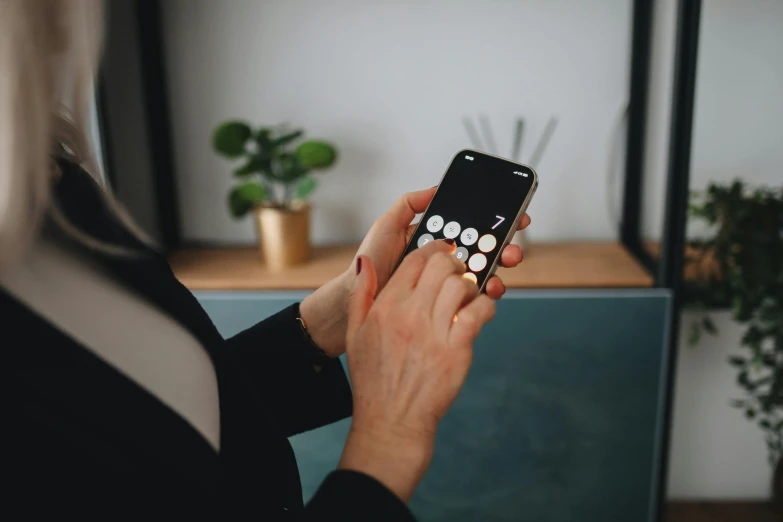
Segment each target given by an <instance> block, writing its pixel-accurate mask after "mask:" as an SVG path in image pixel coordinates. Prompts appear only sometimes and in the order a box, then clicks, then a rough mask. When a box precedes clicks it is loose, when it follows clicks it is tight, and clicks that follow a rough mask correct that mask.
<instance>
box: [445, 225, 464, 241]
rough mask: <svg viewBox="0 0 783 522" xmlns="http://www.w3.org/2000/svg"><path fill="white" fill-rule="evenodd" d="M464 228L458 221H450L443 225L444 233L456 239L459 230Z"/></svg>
mask: <svg viewBox="0 0 783 522" xmlns="http://www.w3.org/2000/svg"><path fill="white" fill-rule="evenodd" d="M461 229H462V227H460V226H459V223H457V222H456V221H449V222H448V223H446V226H445V227H443V235H444V236H446V237H448V238H451V239H454V238H455V237H457V236H458V235H459V231H460V230H461Z"/></svg>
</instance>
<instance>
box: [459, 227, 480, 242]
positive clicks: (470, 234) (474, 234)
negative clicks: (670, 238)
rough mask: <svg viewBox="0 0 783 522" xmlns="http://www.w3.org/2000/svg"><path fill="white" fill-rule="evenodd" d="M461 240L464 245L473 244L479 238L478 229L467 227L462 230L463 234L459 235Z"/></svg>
mask: <svg viewBox="0 0 783 522" xmlns="http://www.w3.org/2000/svg"><path fill="white" fill-rule="evenodd" d="M459 239H460V241H462V244H463V245H468V246H470V245H472V244H473V243H475V242H476V240H477V239H478V230H476V229H475V228H466V229H465V230H463V231H462V234H461V235H460V236H459Z"/></svg>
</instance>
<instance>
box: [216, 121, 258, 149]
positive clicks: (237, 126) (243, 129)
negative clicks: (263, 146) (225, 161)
mask: <svg viewBox="0 0 783 522" xmlns="http://www.w3.org/2000/svg"><path fill="white" fill-rule="evenodd" d="M252 134H253V131H251V130H250V127H249V126H248V125H247V123H244V122H241V121H228V122H226V123H223V124H221V125H219V126H218V128H217V129H215V132H214V133H213V134H212V147H213V148H214V149H215V152H217V153H219V154H222V155H224V156H226V157H228V158H236V157H238V156H241V155H242V154H244V153H245V143H247V140H248V139H250V136H251V135H252Z"/></svg>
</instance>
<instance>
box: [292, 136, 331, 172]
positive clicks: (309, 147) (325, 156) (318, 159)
mask: <svg viewBox="0 0 783 522" xmlns="http://www.w3.org/2000/svg"><path fill="white" fill-rule="evenodd" d="M295 154H296V158H297V159H298V160H299V164H300V165H302V167H304V168H306V169H325V168H328V167H331V166H332V165H333V164H334V162H335V160H336V159H337V149H335V148H334V147H333V146H332V145H331V144H329V143H326V142H324V141H305V142H304V143H300V144H299V146H298V147H297V148H296V152H295Z"/></svg>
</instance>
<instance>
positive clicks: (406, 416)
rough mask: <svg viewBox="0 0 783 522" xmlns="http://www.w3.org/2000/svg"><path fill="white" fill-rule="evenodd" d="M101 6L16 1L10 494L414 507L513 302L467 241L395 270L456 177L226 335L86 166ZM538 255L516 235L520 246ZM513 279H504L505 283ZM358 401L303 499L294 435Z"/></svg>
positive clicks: (51, 500)
mask: <svg viewBox="0 0 783 522" xmlns="http://www.w3.org/2000/svg"><path fill="white" fill-rule="evenodd" d="M100 19H101V12H100V4H99V3H98V2H96V1H90V0H68V1H60V2H51V1H45V0H0V67H1V69H0V285H1V286H0V309H1V310H2V315H1V316H0V317H2V325H3V335H4V337H3V355H4V356H5V357H6V361H5V362H4V364H3V368H4V370H3V373H4V377H3V382H4V384H6V389H7V390H8V392H7V393H6V394H5V396H6V398H7V401H6V402H7V403H8V405H7V407H6V408H4V411H5V423H4V426H5V427H6V430H5V431H6V433H8V434H10V439H9V440H8V442H7V443H6V444H5V455H4V459H3V462H4V464H3V466H2V474H3V476H4V479H5V480H4V483H6V484H11V488H10V491H9V490H6V491H5V493H6V494H5V495H4V497H5V498H6V499H7V500H6V501H5V502H4V504H5V506H6V509H10V507H9V506H17V507H20V508H22V509H24V511H23V512H24V513H25V514H26V515H27V516H32V515H34V514H36V513H38V512H57V513H61V514H62V513H68V514H71V513H74V514H80V515H82V516H101V517H103V518H107V517H108V518H116V517H118V516H127V515H129V514H135V515H140V514H148V515H155V516H158V514H162V513H167V514H173V515H177V516H181V515H183V514H186V513H187V514H193V515H196V516H200V517H201V516H207V515H210V516H213V517H219V518H220V519H228V518H231V517H236V518H239V517H242V518H251V517H252V518H256V519H262V520H342V521H346V520H410V519H412V517H411V515H410V513H409V511H408V510H407V507H406V502H407V501H408V500H409V499H410V497H411V495H412V493H413V491H414V488H415V487H416V485H417V484H418V482H419V480H420V479H421V477H422V475H423V474H424V472H425V470H426V469H427V467H428V465H429V462H430V459H431V457H432V451H433V444H434V435H435V429H436V427H437V424H438V422H439V420H440V419H441V417H442V416H443V415H444V413H445V412H446V410H447V409H448V407H449V406H450V404H451V403H452V401H453V399H454V398H455V396H456V394H457V391H458V390H459V388H460V386H461V385H462V382H463V380H464V378H465V376H466V374H467V370H468V367H469V365H470V359H471V348H472V342H473V340H474V339H475V337H476V335H477V334H478V332H479V330H480V329H481V327H482V326H483V325H484V324H485V323H486V322H487V321H489V319H490V318H491V317H492V315H493V313H494V304H493V302H492V300H491V299H490V298H489V297H487V296H484V295H481V296H478V295H477V291H476V287H475V285H473V284H472V283H470V282H468V281H467V280H465V279H464V278H462V277H461V274H462V273H463V272H464V267H463V264H462V263H460V262H457V261H456V260H455V259H454V258H453V256H451V253H452V250H453V248H454V246H453V241H452V242H451V244H448V243H446V242H445V241H436V242H432V243H431V244H429V245H427V246H426V247H424V248H421V249H418V250H416V252H415V253H414V254H411V255H410V256H408V257H407V258H406V260H405V261H404V262H403V263H402V264H401V266H400V268H399V270H397V272H396V273H395V274H394V276H393V277H391V273H392V269H393V267H394V265H395V262H396V261H397V259H398V257H399V255H400V254H401V252H402V251H403V248H404V246H405V244H406V241H407V238H408V237H409V234H410V233H411V228H410V226H409V224H410V222H411V220H412V219H413V217H414V215H415V214H416V213H419V212H422V211H424V209H425V208H426V206H427V204H428V203H429V201H430V199H431V197H432V195H433V193H434V189H428V190H423V191H419V192H413V193H410V194H407V195H405V196H403V197H402V198H401V199H400V200H399V201H398V202H397V203H396V204H395V205H394V207H392V209H390V210H389V211H388V212H387V213H386V214H384V215H383V216H381V217H380V218H379V219H378V221H377V222H376V223H375V224H374V226H373V227H372V229H371V230H370V232H369V233H368V235H367V237H366V238H365V239H364V241H363V242H362V245H361V247H360V248H359V252H358V254H357V256H356V258H355V260H354V262H353V263H352V265H351V267H349V268H348V269H347V270H346V272H345V273H344V274H343V275H341V276H340V277H338V278H336V279H334V280H332V281H330V282H329V283H327V284H326V285H324V286H323V287H322V288H320V289H318V290H317V291H316V292H314V293H313V294H311V295H310V296H309V297H307V298H306V299H305V300H304V301H302V303H301V304H299V305H294V306H292V307H290V308H287V309H285V310H282V311H281V312H279V313H278V314H276V315H274V316H272V317H270V318H268V319H266V320H264V321H261V322H260V323H258V324H257V325H255V326H253V327H252V328H249V329H248V330H246V331H244V332H241V333H239V334H238V335H236V336H234V337H232V338H230V339H223V338H222V337H221V336H220V335H219V334H218V332H217V331H216V329H215V327H214V326H213V325H212V323H211V321H210V319H209V317H208V316H207V315H206V313H205V312H204V310H203V309H202V308H201V307H200V306H199V304H198V302H197V301H196V300H195V299H194V297H193V296H192V295H191V294H190V293H189V292H188V291H187V290H186V289H185V288H184V287H183V286H182V285H180V284H179V283H178V281H177V280H176V279H175V277H174V276H173V274H172V273H171V270H170V269H169V267H168V265H167V263H166V260H165V259H164V258H163V257H162V256H160V255H159V254H157V253H156V252H155V250H154V248H151V247H150V246H149V241H147V240H146V239H145V236H144V234H143V233H142V232H141V231H139V230H138V228H137V227H136V226H135V225H134V224H133V222H132V221H131V220H130V219H129V218H128V216H127V215H126V214H125V213H124V212H123V211H122V209H121V207H120V206H119V205H118V204H117V203H116V202H115V201H114V200H113V199H112V197H111V195H110V194H108V193H107V192H106V191H105V190H104V188H103V187H101V186H99V184H98V183H97V182H95V181H94V180H93V178H92V177H90V175H88V174H87V172H86V171H85V168H87V169H89V166H90V164H91V162H90V157H91V156H90V154H89V153H88V151H87V147H86V145H85V143H86V141H85V137H84V132H83V129H84V127H83V122H84V121H86V118H85V114H86V111H85V107H87V100H88V98H89V93H90V78H91V76H92V71H93V69H94V65H95V63H96V61H97V50H98V48H99V41H100V35H99V27H100V22H99V21H100ZM62 103H64V104H65V107H69V108H70V110H64V109H63V108H62V105H61V104H62ZM529 221H530V220H529V218H527V216H526V217H525V220H523V226H526V225H527V224H528V223H529ZM521 259H522V254H521V252H520V251H519V249H518V248H516V247H509V248H507V249H506V251H504V252H503V257H502V261H503V264H504V265H505V266H513V265H516V264H518V263H519V262H520V261H521ZM503 292H504V288H503V284H502V282H501V281H500V280H499V279H498V278H493V280H492V281H490V283H489V285H488V292H487V293H488V294H489V295H490V296H492V297H495V298H499V297H500V296H501V295H502V294H503ZM455 314H456V315H457V318H458V319H457V320H456V321H454V320H453V317H454V315H455ZM343 352H347V356H348V367H349V372H350V376H351V380H352V385H353V396H352V395H351V389H350V388H349V386H348V383H347V380H346V377H345V375H344V373H343V370H342V367H341V365H340V363H339V361H337V360H336V359H335V358H336V357H337V356H339V355H340V354H342V353H343ZM351 414H353V423H352V426H351V430H350V434H349V436H348V438H347V440H346V443H345V448H344V452H343V455H342V459H341V460H340V464H339V467H338V470H336V471H334V472H333V473H332V474H331V475H329V477H327V479H326V480H325V481H324V483H323V484H322V485H321V487H320V489H319V491H318V493H317V494H316V495H315V497H314V498H313V499H312V500H311V501H310V503H309V504H308V505H307V506H303V503H302V493H301V487H300V483H299V475H298V471H297V467H296V462H295V460H294V455H293V452H292V450H291V446H290V445H289V443H288V441H287V438H286V437H288V436H290V435H293V434H296V433H300V432H303V431H306V430H310V429H313V428H316V427H319V426H323V425H324V424H327V423H330V422H333V421H336V420H338V419H341V418H345V417H347V416H350V415H351Z"/></svg>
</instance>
